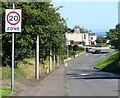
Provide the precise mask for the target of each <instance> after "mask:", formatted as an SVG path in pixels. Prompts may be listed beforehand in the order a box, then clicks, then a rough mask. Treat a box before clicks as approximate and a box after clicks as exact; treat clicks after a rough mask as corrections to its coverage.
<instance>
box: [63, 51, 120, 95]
mask: <svg viewBox="0 0 120 98" xmlns="http://www.w3.org/2000/svg"><path fill="white" fill-rule="evenodd" d="M112 51H113V50H112V49H110V50H107V49H106V50H102V53H101V54H94V53H93V52H89V53H85V54H83V55H81V56H78V57H77V58H74V59H72V60H71V61H69V62H68V67H66V69H65V74H66V96H118V93H119V92H120V90H119V89H118V78H119V76H118V75H117V74H112V73H109V72H102V71H99V70H97V69H94V68H93V66H94V65H95V64H96V63H97V62H98V61H100V60H101V59H103V58H104V57H105V56H106V55H108V54H109V53H111V52H112Z"/></svg>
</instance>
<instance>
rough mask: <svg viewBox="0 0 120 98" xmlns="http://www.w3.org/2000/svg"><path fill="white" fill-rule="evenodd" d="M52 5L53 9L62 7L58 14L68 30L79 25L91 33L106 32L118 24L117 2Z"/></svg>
mask: <svg viewBox="0 0 120 98" xmlns="http://www.w3.org/2000/svg"><path fill="white" fill-rule="evenodd" d="M64 1H65V0H64ZM69 1H70V0H69ZM52 4H53V5H54V7H55V8H57V7H59V6H63V7H62V8H60V10H59V11H58V12H59V13H60V14H61V16H62V17H63V18H64V19H66V20H67V25H68V27H69V28H74V26H75V25H79V26H80V27H84V28H86V29H90V30H92V32H106V31H108V30H109V29H113V28H115V25H116V24H118V2H112V1H110V2H108V1H107V2H104V1H102V2H100V1H99V2H95V1H92V2H88V1H86V2H83V1H81V2H80V1H79V2H78V1H76V0H75V1H71V2H68V1H67V2H63V1H62V2H54V1H53V2H52Z"/></svg>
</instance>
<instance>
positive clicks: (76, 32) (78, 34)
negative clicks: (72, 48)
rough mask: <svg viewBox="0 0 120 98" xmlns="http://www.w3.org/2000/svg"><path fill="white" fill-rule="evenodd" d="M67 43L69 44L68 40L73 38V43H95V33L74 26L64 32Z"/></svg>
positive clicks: (79, 44)
mask: <svg viewBox="0 0 120 98" xmlns="http://www.w3.org/2000/svg"><path fill="white" fill-rule="evenodd" d="M65 37H66V41H67V44H69V45H70V41H71V40H73V41H74V44H77V45H78V46H82V41H84V42H85V45H95V44H96V39H97V35H96V34H95V33H92V32H91V31H90V30H87V29H84V28H80V27H79V26H75V27H74V28H73V29H72V30H70V31H68V32H66V33H65Z"/></svg>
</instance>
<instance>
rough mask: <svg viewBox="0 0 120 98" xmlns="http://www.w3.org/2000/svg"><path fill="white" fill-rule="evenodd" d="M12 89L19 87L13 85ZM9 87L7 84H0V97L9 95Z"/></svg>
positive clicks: (10, 92) (3, 97)
mask: <svg viewBox="0 0 120 98" xmlns="http://www.w3.org/2000/svg"><path fill="white" fill-rule="evenodd" d="M14 89H19V87H14ZM11 94H12V91H11V87H8V86H0V97H2V98H5V97H6V98H7V96H9V95H11Z"/></svg>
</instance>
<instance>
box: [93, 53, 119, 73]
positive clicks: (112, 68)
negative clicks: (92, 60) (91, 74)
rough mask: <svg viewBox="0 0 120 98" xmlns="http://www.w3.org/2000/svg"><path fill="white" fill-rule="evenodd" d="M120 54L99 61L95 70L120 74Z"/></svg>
mask: <svg viewBox="0 0 120 98" xmlns="http://www.w3.org/2000/svg"><path fill="white" fill-rule="evenodd" d="M119 61H120V52H119V51H116V52H113V53H111V54H110V55H108V56H107V57H105V58H104V59H102V60H101V61H99V62H98V63H97V64H96V65H95V66H94V68H96V69H99V70H102V71H107V72H114V73H120V63H119Z"/></svg>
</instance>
